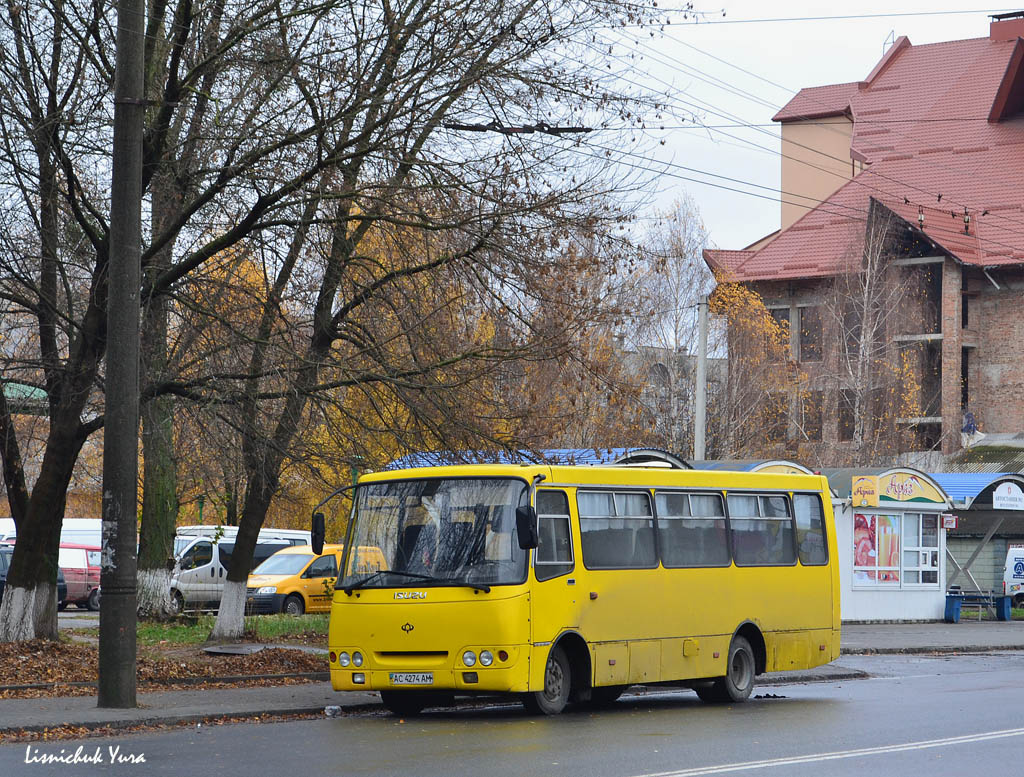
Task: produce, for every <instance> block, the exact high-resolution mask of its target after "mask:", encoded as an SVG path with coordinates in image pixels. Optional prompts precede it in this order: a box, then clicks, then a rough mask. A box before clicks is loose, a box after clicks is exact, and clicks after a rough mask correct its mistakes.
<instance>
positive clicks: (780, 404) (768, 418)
mask: <svg viewBox="0 0 1024 777" xmlns="http://www.w3.org/2000/svg"><path fill="white" fill-rule="evenodd" d="M762 410H763V414H764V420H763V426H764V430H765V436H766V438H767V439H768V440H771V441H779V440H785V439H786V437H787V435H788V433H789V397H788V396H787V395H785V394H782V393H773V394H769V395H768V398H767V399H766V400H765V402H764V407H763V408H762Z"/></svg>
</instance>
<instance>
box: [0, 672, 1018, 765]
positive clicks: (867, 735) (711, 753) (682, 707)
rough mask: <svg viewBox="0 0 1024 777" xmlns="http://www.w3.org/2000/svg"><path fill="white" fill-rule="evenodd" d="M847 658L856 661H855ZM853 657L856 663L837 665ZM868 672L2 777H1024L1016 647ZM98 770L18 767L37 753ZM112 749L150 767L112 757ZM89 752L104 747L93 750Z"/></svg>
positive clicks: (328, 728) (240, 741)
mask: <svg viewBox="0 0 1024 777" xmlns="http://www.w3.org/2000/svg"><path fill="white" fill-rule="evenodd" d="M851 658H853V657H851ZM844 661H849V659H844ZM856 661H858V662H860V666H859V667H858V668H862V669H865V670H867V671H869V672H871V673H872V675H873V677H872V678H871V679H865V680H848V681H843V682H836V683H818V684H807V685H791V686H777V687H773V688H759V689H757V690H756V693H757V694H759V695H762V696H767V695H768V694H774V695H776V696H780V697H782V698H759V699H753V700H751V701H750V702H748V703H746V704H741V705H736V706H733V707H711V706H708V705H705V704H702V703H701V702H700V701H698V700H697V697H696V696H695V695H694V694H693V693H690V692H665V693H657V694H649V695H646V696H630V697H626V698H625V699H624V700H623V701H620V702H619V703H618V704H616V705H615V706H614V707H613V708H611V709H608V710H602V711H599V712H592V711H586V712H573V713H569V714H564V715H561V716H558V717H555V718H535V717H530V716H527V715H526V714H525V713H523V712H522V711H521V708H520V707H518V706H517V705H510V704H494V705H488V706H485V707H479V706H476V707H462V708H457V709H454V710H446V711H440V712H435V713H431V714H428V715H427V716H425V717H422V718H413V719H407V720H404V721H403V720H400V719H398V718H394V717H391V716H388V715H386V714H383V713H380V714H364V715H359V716H353V717H341V718H325V719H321V720H315V721H298V722H291V723H280V724H263V725H235V726H214V727H202V728H189V729H184V730H176V731H169V732H161V733H153V734H139V735H129V736H121V737H117V738H113V739H87V740H82V741H80V742H60V743H34V744H32V745H16V746H15V745H10V746H4V747H0V774H3V775H23V774H24V775H36V774H38V775H48V774H65V775H67V774H83V775H86V774H87V775H93V774H102V775H106V774H113V775H179V774H214V775H240V776H244V777H262V776H263V775H267V776H268V777H281V776H282V775H284V776H287V775H304V774H310V775H316V776H317V777H327V776H328V775H345V777H356V776H358V775H374V776H379V775H403V776H405V777H478V776H479V775H502V776H504V775H508V776H509V777H512V776H513V775H515V777H524V776H525V775H586V777H655V775H657V777H696V775H712V774H715V775H717V774H724V775H730V774H739V775H751V774H753V775H765V776H766V777H780V776H784V777H789V776H790V775H796V776H798V777H799V776H800V775H816V777H822V775H828V777H832V776H833V775H837V776H840V777H841V776H844V775H857V777H863V776H864V775H865V774H870V775H900V776H901V777H914V776H915V775H928V776H929V777H939V776H941V775H951V776H952V775H957V777H960V775H1021V774H1024V756H1022V753H1024V714H1022V710H1024V653H1004V654H995V655H979V656H943V657H926V656H863V657H856ZM79 745H81V747H82V751H81V753H80V755H88V756H91V757H95V756H96V755H97V754H98V756H99V761H100V763H99V764H98V765H97V764H79V765H77V766H72V765H68V764H64V763H56V764H47V765H44V764H41V763H39V762H38V761H37V762H32V763H26V758H28V759H39V758H45V757H46V756H64V757H69V756H72V755H73V754H74V753H75V751H76V749H77V748H78V747H79ZM108 747H117V748H119V752H118V755H119V756H120V757H122V758H124V757H126V756H134V757H135V759H136V760H137V759H139V758H140V757H141V758H144V759H145V763H139V762H136V763H121V764H119V765H111V763H110V760H111V753H110V751H109V750H108ZM97 748H98V750H97Z"/></svg>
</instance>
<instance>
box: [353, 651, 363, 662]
mask: <svg viewBox="0 0 1024 777" xmlns="http://www.w3.org/2000/svg"><path fill="white" fill-rule="evenodd" d="M352 665H353V666H362V665H363V654H362V653H360V652H359V651H358V650H357V651H356V652H355V653H353V654H352Z"/></svg>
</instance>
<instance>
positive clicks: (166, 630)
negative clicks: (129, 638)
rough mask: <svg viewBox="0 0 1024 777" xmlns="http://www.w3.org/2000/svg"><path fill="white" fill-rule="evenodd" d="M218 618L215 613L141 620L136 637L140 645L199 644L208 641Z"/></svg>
mask: <svg viewBox="0 0 1024 777" xmlns="http://www.w3.org/2000/svg"><path fill="white" fill-rule="evenodd" d="M215 620H216V618H215V616H213V615H200V616H198V617H195V618H184V619H181V620H173V621H166V622H162V621H150V620H146V621H139V625H138V628H137V629H136V632H135V633H136V638H137V640H138V643H139V644H140V645H157V644H160V643H164V642H166V643H170V644H172V645H198V644H200V643H202V642H206V638H207V637H208V636H210V632H211V631H212V630H213V623H214V621H215Z"/></svg>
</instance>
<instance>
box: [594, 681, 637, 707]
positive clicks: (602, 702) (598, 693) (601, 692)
mask: <svg viewBox="0 0 1024 777" xmlns="http://www.w3.org/2000/svg"><path fill="white" fill-rule="evenodd" d="M628 687H629V686H628V685H603V686H601V687H600V688H591V689H590V706H592V707H607V706H608V705H609V704H614V703H615V702H616V701H617V700H618V698H619V697H620V696H621V695H622V694H624V693H625V692H626V688H628Z"/></svg>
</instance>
